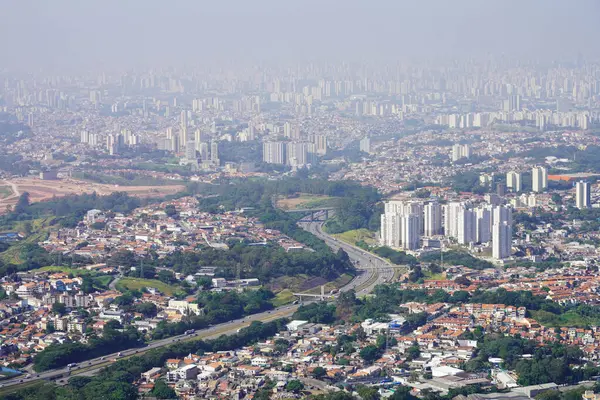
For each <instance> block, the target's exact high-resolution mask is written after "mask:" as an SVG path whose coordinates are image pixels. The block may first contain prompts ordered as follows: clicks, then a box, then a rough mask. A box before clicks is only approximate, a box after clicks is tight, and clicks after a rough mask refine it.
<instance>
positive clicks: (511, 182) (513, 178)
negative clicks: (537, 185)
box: [506, 171, 523, 193]
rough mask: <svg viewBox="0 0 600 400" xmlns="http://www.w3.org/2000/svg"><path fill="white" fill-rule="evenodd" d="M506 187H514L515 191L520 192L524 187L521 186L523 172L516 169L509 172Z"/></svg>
mask: <svg viewBox="0 0 600 400" xmlns="http://www.w3.org/2000/svg"><path fill="white" fill-rule="evenodd" d="M506 187H508V188H510V189H512V191H513V192H515V193H518V192H520V191H521V190H522V189H523V188H522V186H521V174H520V173H518V172H515V171H511V172H509V173H507V174H506Z"/></svg>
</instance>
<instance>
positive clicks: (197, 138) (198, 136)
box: [194, 128, 202, 146]
mask: <svg viewBox="0 0 600 400" xmlns="http://www.w3.org/2000/svg"><path fill="white" fill-rule="evenodd" d="M194 142H196V146H199V143H202V131H200V128H198V129H196V130H195V131H194Z"/></svg>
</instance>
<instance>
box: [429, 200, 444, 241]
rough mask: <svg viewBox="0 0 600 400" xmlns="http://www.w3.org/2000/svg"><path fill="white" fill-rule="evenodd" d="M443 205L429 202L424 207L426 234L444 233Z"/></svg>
mask: <svg viewBox="0 0 600 400" xmlns="http://www.w3.org/2000/svg"><path fill="white" fill-rule="evenodd" d="M442 232H443V231H442V206H441V205H440V204H439V203H429V204H427V205H425V208H424V234H425V236H434V235H440V234H442Z"/></svg>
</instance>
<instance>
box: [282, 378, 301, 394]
mask: <svg viewBox="0 0 600 400" xmlns="http://www.w3.org/2000/svg"><path fill="white" fill-rule="evenodd" d="M285 390H287V391H288V392H293V393H300V392H301V391H303V390H304V384H303V383H302V382H300V381H299V380H297V379H293V380H291V381H289V382H288V383H287V385H285Z"/></svg>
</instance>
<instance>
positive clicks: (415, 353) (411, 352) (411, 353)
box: [406, 343, 421, 360]
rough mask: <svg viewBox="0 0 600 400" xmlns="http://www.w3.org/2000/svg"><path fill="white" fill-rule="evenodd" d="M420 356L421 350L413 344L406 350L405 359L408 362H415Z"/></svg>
mask: <svg viewBox="0 0 600 400" xmlns="http://www.w3.org/2000/svg"><path fill="white" fill-rule="evenodd" d="M420 355H421V350H420V349H419V345H418V344H417V343H413V344H412V345H411V346H410V347H409V348H408V349H406V358H408V359H409V360H416V359H417V358H419V356H420Z"/></svg>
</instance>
